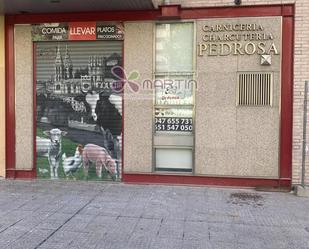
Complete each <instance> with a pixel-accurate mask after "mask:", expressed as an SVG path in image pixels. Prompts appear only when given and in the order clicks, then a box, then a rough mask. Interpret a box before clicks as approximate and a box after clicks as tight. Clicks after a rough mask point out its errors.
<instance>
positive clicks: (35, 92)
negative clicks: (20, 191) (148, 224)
mask: <svg viewBox="0 0 309 249" xmlns="http://www.w3.org/2000/svg"><path fill="white" fill-rule="evenodd" d="M293 44H294V5H267V6H241V7H229V8H226V7H215V8H182V7H181V6H180V5H166V6H161V7H160V8H158V9H154V10H148V11H122V12H95V13H83V14H78V13H76V14H74V13H70V14H46V15H40V14H36V15H34V14H33V15H32V14H26V15H8V16H7V17H6V53H7V54H6V71H7V78H6V86H7V89H6V96H7V99H6V110H7V115H6V127H7V128H6V136H7V138H6V148H7V154H6V155H7V158H6V162H7V163H6V176H7V177H8V178H36V177H38V178H46V179H50V178H52V179H78V180H102V179H103V180H116V181H124V182H137V183H179V184H215V185H230V186H261V185H267V186H290V185H291V184H292V109H293Z"/></svg>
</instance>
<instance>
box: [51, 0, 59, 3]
mask: <svg viewBox="0 0 309 249" xmlns="http://www.w3.org/2000/svg"><path fill="white" fill-rule="evenodd" d="M50 3H60V0H50Z"/></svg>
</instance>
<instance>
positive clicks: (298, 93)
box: [153, 0, 309, 184]
mask: <svg viewBox="0 0 309 249" xmlns="http://www.w3.org/2000/svg"><path fill="white" fill-rule="evenodd" d="M153 2H154V4H155V6H158V5H159V4H161V3H162V1H161V0H153ZM170 2H171V3H174V4H181V5H182V7H214V6H217V7H220V6H234V3H233V2H234V1H232V0H190V1H188V0H171V1H170ZM261 4H295V15H296V17H295V46H294V55H295V56H294V96H293V99H294V103H293V158H292V183H293V184H299V183H300V181H301V165H302V132H303V122H302V118H303V98H304V81H305V80H309V70H308V66H307V65H308V64H309V49H308V44H309V35H308V30H309V15H308V13H309V1H308V0H242V6H245V5H261ZM308 126H309V120H308V123H307V127H308ZM307 141H309V133H308V137H307ZM306 183H307V184H309V153H307V156H306Z"/></svg>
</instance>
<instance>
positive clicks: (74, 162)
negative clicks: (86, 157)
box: [62, 144, 83, 177]
mask: <svg viewBox="0 0 309 249" xmlns="http://www.w3.org/2000/svg"><path fill="white" fill-rule="evenodd" d="M82 153H83V146H82V145H81V144H79V145H78V146H77V147H76V151H75V155H74V156H71V157H67V156H66V154H65V153H63V155H62V167H63V170H64V174H65V176H66V177H68V176H69V174H70V175H71V176H72V173H74V172H76V171H77V170H78V169H79V168H80V166H81V165H82Z"/></svg>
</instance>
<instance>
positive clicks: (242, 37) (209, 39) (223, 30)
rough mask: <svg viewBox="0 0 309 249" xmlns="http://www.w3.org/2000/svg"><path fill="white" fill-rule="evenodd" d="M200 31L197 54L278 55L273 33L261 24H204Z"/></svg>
mask: <svg viewBox="0 0 309 249" xmlns="http://www.w3.org/2000/svg"><path fill="white" fill-rule="evenodd" d="M201 32H202V33H201V41H200V43H199V44H198V55H199V56H204V55H207V56H229V55H240V56H242V55H254V54H258V55H263V54H269V55H270V54H273V55H279V50H278V48H277V45H276V42H275V38H276V37H275V35H274V34H273V33H272V32H269V31H267V30H266V29H265V27H264V26H263V25H261V24H256V23H236V24H229V23H224V24H215V25H208V24H205V25H203V26H202V30H201Z"/></svg>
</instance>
